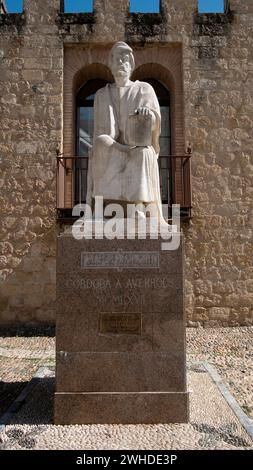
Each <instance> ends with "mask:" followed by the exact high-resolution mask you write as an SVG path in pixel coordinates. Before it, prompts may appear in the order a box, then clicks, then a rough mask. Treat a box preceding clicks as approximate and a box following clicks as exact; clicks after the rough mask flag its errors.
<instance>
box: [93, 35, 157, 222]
mask: <svg viewBox="0 0 253 470" xmlns="http://www.w3.org/2000/svg"><path fill="white" fill-rule="evenodd" d="M109 65H110V68H111V71H112V74H113V76H114V79H115V83H113V84H107V85H106V86H105V87H104V88H102V89H100V90H99V91H98V92H97V93H96V96H95V103H94V143H93V151H92V157H91V161H90V164H89V174H88V193H87V202H88V203H89V204H91V200H92V198H95V196H103V198H104V200H110V201H115V202H119V201H127V202H131V203H135V204H136V203H145V204H150V203H154V205H156V207H157V209H158V212H159V214H161V197H160V184H159V170H158V155H159V135H160V128H161V114H160V107H159V103H158V100H157V97H156V94H155V92H154V90H153V88H152V86H151V85H149V84H148V83H145V82H140V81H139V80H136V81H135V82H133V81H131V80H130V76H131V74H132V72H133V70H134V67H135V62H134V56H133V51H132V49H131V47H129V46H128V45H127V44H126V43H124V42H117V43H116V44H114V46H113V47H112V49H111V51H110V56H109Z"/></svg>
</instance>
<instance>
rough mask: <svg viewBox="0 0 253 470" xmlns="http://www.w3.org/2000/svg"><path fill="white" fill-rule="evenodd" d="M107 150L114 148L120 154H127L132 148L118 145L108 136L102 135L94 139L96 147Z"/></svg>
mask: <svg viewBox="0 0 253 470" xmlns="http://www.w3.org/2000/svg"><path fill="white" fill-rule="evenodd" d="M101 144H102V146H104V147H107V148H110V147H112V146H113V147H114V148H116V149H118V150H120V151H121V152H129V151H130V150H131V149H132V148H133V147H132V146H130V145H124V144H120V143H119V142H117V141H116V140H114V139H113V138H112V137H111V136H110V135H107V134H102V135H99V136H98V137H97V138H96V145H101Z"/></svg>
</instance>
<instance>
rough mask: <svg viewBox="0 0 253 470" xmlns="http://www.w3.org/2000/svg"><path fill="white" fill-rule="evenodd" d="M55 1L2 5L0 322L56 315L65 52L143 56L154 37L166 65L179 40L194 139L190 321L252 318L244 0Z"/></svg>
mask: <svg viewBox="0 0 253 470" xmlns="http://www.w3.org/2000/svg"><path fill="white" fill-rule="evenodd" d="M60 6H61V2H60V0H50V1H49V0H44V1H43V2H41V1H40V0H25V1H24V13H23V14H22V15H7V16H6V17H5V16H0V161H1V174H0V188H1V194H0V208H1V232H0V264H1V300H0V323H2V324H7V323H17V322H26V323H34V322H36V323H37V322H44V323H45V322H46V323H49V322H50V323H53V322H54V320H55V308H54V302H55V258H56V256H55V246H56V234H57V233H58V232H59V230H60V227H59V226H58V225H57V222H56V211H55V208H56V161H55V160H56V159H55V155H56V153H55V149H56V147H60V148H63V141H64V132H65V133H67V130H66V128H64V106H65V105H66V103H64V74H65V75H66V74H69V70H67V66H68V63H65V62H64V56H65V58H66V57H67V56H68V54H69V55H71V50H72V49H73V54H74V51H76V52H75V54H76V55H73V57H72V63H71V67H72V66H73V67H74V66H75V61H76V62H78V60H79V58H78V57H79V56H80V54H79V52H78V48H79V50H80V49H82V54H83V55H84V57H86V56H87V57H95V55H94V54H95V52H94V51H96V48H99V47H104V48H107V47H108V48H109V47H110V45H111V44H112V43H113V42H114V41H117V40H126V41H128V42H130V43H131V44H132V46H133V47H134V48H135V49H136V51H137V53H138V54H139V56H141V55H142V51H143V52H144V53H145V54H146V56H147V58H148V57H152V61H154V59H153V57H155V54H154V53H153V54H152V50H154V48H159V50H160V49H161V53H163V54H165V56H166V54H167V52H166V51H167V49H166V48H168V55H167V57H168V59H167V62H168V63H167V68H168V69H170V66H172V65H171V64H172V62H173V48H174V47H175V51H177V52H176V53H175V56H176V54H178V48H179V47H180V48H181V51H182V53H181V56H182V57H181V73H182V77H181V78H182V84H183V91H182V92H183V100H182V103H183V106H182V110H181V111H182V115H183V123H184V144H185V145H187V144H188V143H189V142H190V143H191V145H192V148H193V158H192V192H193V210H192V219H191V220H190V221H186V222H184V223H183V231H184V234H185V272H186V311H187V318H188V324H189V325H192V326H197V325H200V324H201V325H204V326H214V325H224V326H225V325H249V324H252V323H253V311H252V303H253V302H252V301H253V268H252V222H253V202H252V200H253V185H252V182H253V157H252V148H253V134H252V119H253V80H252V72H253V38H252V28H253V2H252V1H251V0H244V1H243V2H242V1H241V0H230V1H229V2H228V8H227V11H226V13H225V14H224V15H218V14H217V15H199V14H198V13H197V0H170V1H167V0H162V2H161V7H162V9H161V14H160V15H130V14H129V5H128V2H127V1H126V0H110V1H104V0H95V1H94V13H93V14H86V15H85V14H84V15H64V14H63V13H61V12H60ZM152 48H153V49H152ZM155 50H156V51H157V49H155ZM66 51H68V54H66ZM149 51H150V52H151V54H149ZM64 54H65V55H64ZM93 61H94V59H93ZM150 70H151V69H150ZM73 119H74V114H73ZM65 126H66V123H65ZM63 150H64V149H63Z"/></svg>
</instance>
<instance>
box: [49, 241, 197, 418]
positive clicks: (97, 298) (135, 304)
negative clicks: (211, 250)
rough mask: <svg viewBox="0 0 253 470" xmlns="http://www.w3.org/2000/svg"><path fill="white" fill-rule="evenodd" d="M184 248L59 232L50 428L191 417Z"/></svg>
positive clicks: (157, 242)
mask: <svg viewBox="0 0 253 470" xmlns="http://www.w3.org/2000/svg"><path fill="white" fill-rule="evenodd" d="M182 266H183V244H182V243H181V244H180V247H179V248H178V249H177V250H175V251H162V250H161V240H150V239H147V240H124V239H122V240H106V239H102V240H95V239H92V240H82V241H77V240H75V239H74V238H73V237H72V235H71V234H69V235H62V236H60V237H59V238H58V255H57V334H56V348H57V356H56V357H57V359H56V392H55V423H56V424H92V423H122V424H131V423H132V424H134V423H147V424H148V423H179V422H187V421H188V393H187V391H186V364H185V318H184V299H183V285H184V280H183V268H182Z"/></svg>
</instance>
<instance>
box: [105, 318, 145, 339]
mask: <svg viewBox="0 0 253 470" xmlns="http://www.w3.org/2000/svg"><path fill="white" fill-rule="evenodd" d="M99 331H100V333H104V334H105V333H107V334H108V333H109V334H114V335H122V334H125V335H140V334H141V314H140V313H123V314H122V313H121V314H118V313H101V314H100V325H99Z"/></svg>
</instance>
